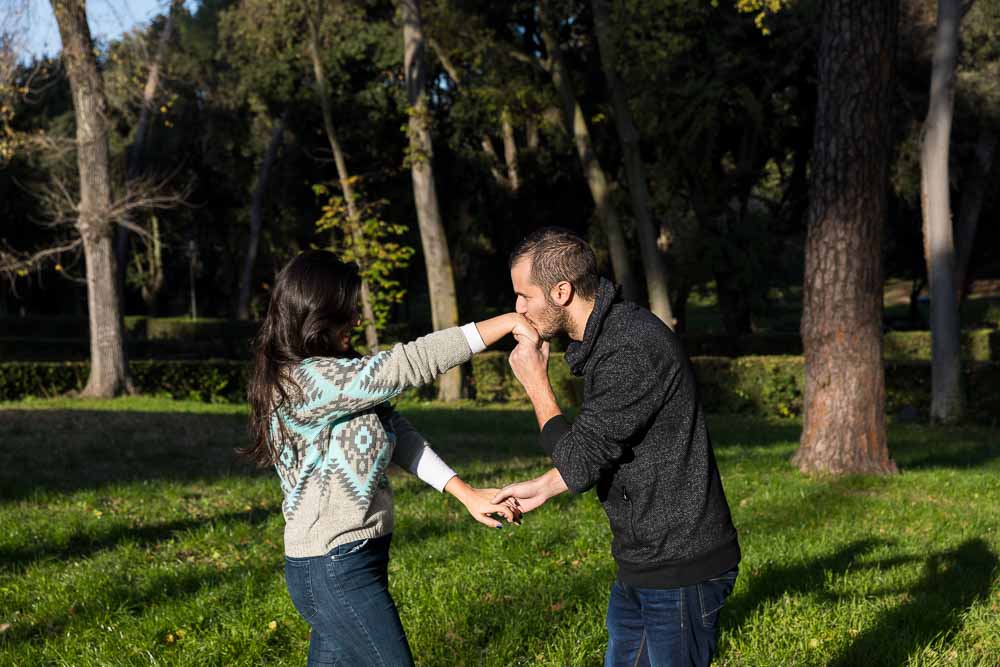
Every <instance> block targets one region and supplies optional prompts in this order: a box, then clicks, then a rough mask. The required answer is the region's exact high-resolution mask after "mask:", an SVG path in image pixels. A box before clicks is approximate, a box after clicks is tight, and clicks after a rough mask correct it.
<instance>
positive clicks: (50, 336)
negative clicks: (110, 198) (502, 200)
mask: <svg viewBox="0 0 1000 667" xmlns="http://www.w3.org/2000/svg"><path fill="white" fill-rule="evenodd" d="M997 308H1000V306H998V307H997ZM258 326H259V323H258V322H254V321H247V320H225V319H199V320H193V321H192V320H190V319H188V318H184V317H178V318H155V317H142V316H139V317H126V318H125V328H126V333H127V342H128V346H129V348H128V352H129V356H130V357H131V358H133V359H154V358H155V359H210V358H225V359H247V358H248V357H249V346H250V339H251V338H253V336H254V335H255V334H256V332H257V328H258ZM385 338H386V343H387V344H388V343H389V342H390V341H392V340H394V339H397V338H399V339H404V340H408V339H409V337H408V336H407V335H406V328H405V327H403V326H396V327H395V328H394V330H393V331H392V332H390V334H387V335H386V337H385ZM683 339H684V346H685V348H686V349H687V352H688V354H689V355H691V356H692V357H743V356H778V355H801V354H802V339H801V338H800V337H799V335H798V334H797V333H769V334H752V335H748V336H740V337H733V336H726V335H722V334H685V335H684V336H683ZM60 341H63V342H64V343H63V344H61V343H60ZM502 343H506V344H510V341H509V340H507V341H502ZM88 351H89V343H88V331H87V321H86V320H85V319H80V318H45V317H24V318H18V317H5V318H0V359H9V360H45V359H51V360H60V361H61V360H65V359H86V358H87V356H88V353H89V352H88ZM930 357H931V334H930V332H929V331H892V332H889V333H887V334H886V335H885V358H886V359H887V360H907V359H911V360H929V359H930ZM962 357H963V358H964V359H966V360H970V361H991V360H994V361H1000V331H998V330H996V329H976V330H970V331H965V332H963V333H962ZM487 384H489V383H487ZM488 391H494V390H493V389H490V390H488Z"/></svg>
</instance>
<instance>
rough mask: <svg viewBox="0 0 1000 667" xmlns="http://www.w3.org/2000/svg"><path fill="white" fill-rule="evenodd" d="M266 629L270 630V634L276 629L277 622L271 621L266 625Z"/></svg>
mask: <svg viewBox="0 0 1000 667" xmlns="http://www.w3.org/2000/svg"><path fill="white" fill-rule="evenodd" d="M267 629H268V630H270V631H271V632H274V631H275V630H277V629H278V622H277V621H271V622H270V623H268V624H267Z"/></svg>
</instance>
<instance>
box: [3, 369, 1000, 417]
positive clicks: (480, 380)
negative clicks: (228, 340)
mask: <svg viewBox="0 0 1000 667" xmlns="http://www.w3.org/2000/svg"><path fill="white" fill-rule="evenodd" d="M506 357H507V355H506V354H505V353H501V352H486V353H483V354H479V355H476V357H475V358H474V359H473V362H472V372H471V374H470V377H469V392H470V395H471V396H473V397H474V398H475V399H476V400H478V401H483V402H496V401H501V402H502V401H523V400H525V396H524V392H523V390H522V389H521V385H520V383H518V381H517V379H516V378H514V376H513V374H512V373H511V372H510V368H509V366H508V365H507V359H506ZM693 363H694V368H695V373H696V375H697V377H698V384H699V390H700V394H701V400H702V403H703V404H704V406H705V409H706V410H707V411H709V412H717V413H741V414H753V415H769V416H785V417H787V416H792V415H798V414H800V413H801V412H802V385H803V377H804V374H803V370H804V369H803V359H802V357H792V356H772V357H740V358H735V359H734V358H728V357H695V358H694V359H693ZM131 368H132V376H133V379H134V380H135V383H136V386H137V387H138V389H139V391H141V392H143V393H148V394H154V395H170V396H173V397H175V398H193V399H197V400H203V401H227V402H239V401H243V400H244V396H245V393H246V382H247V369H248V365H247V364H246V363H245V362H240V361H219V360H216V361H197V362H194V361H133V362H132V363H131ZM963 372H964V374H965V383H966V388H967V395H968V400H969V405H968V412H969V416H970V417H971V418H972V419H975V420H977V421H982V422H986V423H993V422H995V421H996V419H997V416H998V415H1000V392H998V391H997V390H996V388H997V387H1000V363H997V362H971V363H968V364H965V365H964V366H963ZM549 374H550V378H551V382H552V386H553V389H554V390H555V392H556V397H557V398H558V400H559V403H560V405H562V406H563V407H565V408H570V407H575V406H579V404H580V401H581V397H582V390H583V387H582V381H581V380H580V378H577V377H574V376H573V375H571V374H570V372H569V369H568V367H567V366H566V363H565V362H564V360H563V359H562V355H561V354H558V353H554V354H553V355H552V359H551V360H550V363H549ZM86 377H87V364H86V363H85V362H62V363H44V362H11V363H0V400H17V399H20V398H23V397H25V396H54V395H59V394H63V393H66V392H69V391H75V390H79V389H81V388H82V387H83V384H84V382H85V381H86ZM930 382H931V371H930V364H928V363H927V362H920V361H890V362H887V363H886V394H887V405H886V408H887V410H888V411H889V413H890V414H895V413H896V412H898V411H899V410H901V409H903V408H904V407H911V408H914V409H916V411H917V413H918V414H920V415H922V416H926V415H927V412H928V408H929V405H930ZM432 394H433V389H432V388H424V389H423V390H412V391H410V392H407V395H408V396H410V397H414V398H420V397H423V398H426V397H429V396H430V395H432Z"/></svg>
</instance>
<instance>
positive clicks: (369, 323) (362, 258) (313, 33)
mask: <svg viewBox="0 0 1000 667" xmlns="http://www.w3.org/2000/svg"><path fill="white" fill-rule="evenodd" d="M309 57H310V58H311V60H312V65H313V75H314V77H315V80H316V93H317V95H319V103H320V108H321V109H322V111H323V128H324V129H325V130H326V139H327V141H328V142H329V143H330V150H331V151H332V152H333V161H334V164H336V166H337V178H338V180H339V181H340V189H341V190H342V191H343V193H344V201H345V203H346V204H347V218H348V225H349V226H350V234H351V238H352V240H353V241H354V248H355V256H356V257H357V259H358V265H359V266H360V267H361V272H362V276H361V316H362V317H363V318H364V327H365V343H366V344H367V345H368V349H369V350H370V351H372V352H378V348H379V342H378V331H377V330H376V329H375V308H374V306H373V304H372V291H371V283H369V282H368V279H367V278H366V277H365V275H364V273H365V271H366V270H367V269H368V256H367V252H366V249H367V246H366V243H365V237H364V233H363V232H362V230H361V213H360V212H359V211H358V203H357V196H356V195H355V193H354V185H353V180H352V179H351V173H350V172H349V171H348V170H347V160H346V159H345V158H344V151H343V149H342V148H341V147H340V141H339V140H338V139H337V132H336V129H335V128H334V125H333V103H332V100H331V99H330V96H331V93H330V83H329V82H328V81H327V80H326V72H325V71H324V69H323V60H322V59H321V58H320V53H319V27H318V26H317V25H316V19H315V17H310V18H309Z"/></svg>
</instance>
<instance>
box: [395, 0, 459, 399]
mask: <svg viewBox="0 0 1000 667" xmlns="http://www.w3.org/2000/svg"><path fill="white" fill-rule="evenodd" d="M399 13H400V19H401V20H402V23H403V51H404V60H403V68H404V72H405V73H406V95H407V101H408V103H409V110H408V111H409V116H410V121H409V128H408V133H409V137H410V149H409V154H408V156H407V159H408V161H409V163H410V173H411V174H412V178H413V199H414V201H415V202H416V206H417V221H418V222H419V225H420V239H421V244H422V246H423V249H424V261H425V264H426V267H427V284H428V286H429V289H430V298H431V312H432V316H433V323H434V329H444V328H446V327H452V326H457V325H458V302H457V300H456V298H455V278H454V274H453V272H452V266H451V254H450V253H449V251H448V240H447V238H446V237H445V232H444V226H443V225H442V223H441V211H440V208H439V207H438V199H437V190H436V188H435V185H434V166H433V157H434V151H433V147H432V142H431V128H430V118H429V112H428V108H427V91H426V90H425V86H426V84H427V74H426V68H427V63H426V61H425V53H424V51H425V46H426V44H425V42H424V36H423V24H422V22H421V20H420V3H419V1H418V0H400V3H399ZM461 396H462V375H461V370H460V369H458V368H454V369H452V370H450V371H448V372H447V373H445V375H444V376H442V377H441V379H440V381H439V384H438V398H440V399H441V400H443V401H456V400H458V399H459V398H461Z"/></svg>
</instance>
